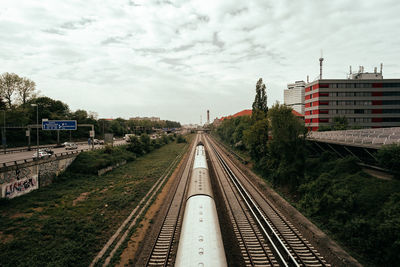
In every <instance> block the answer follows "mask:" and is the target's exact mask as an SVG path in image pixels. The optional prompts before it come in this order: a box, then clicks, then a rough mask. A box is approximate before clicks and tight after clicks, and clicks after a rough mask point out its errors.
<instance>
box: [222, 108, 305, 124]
mask: <svg viewBox="0 0 400 267" xmlns="http://www.w3.org/2000/svg"><path fill="white" fill-rule="evenodd" d="M252 113H253V111H252V110H251V109H244V110H242V111H239V112H238V113H235V114H233V115H229V116H226V117H221V118H220V119H219V120H220V121H223V120H226V119H232V118H237V117H241V116H251V114H252ZM292 114H293V115H295V116H296V117H302V118H303V117H304V115H303V114H301V113H299V112H297V111H296V110H292Z"/></svg>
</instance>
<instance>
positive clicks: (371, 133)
mask: <svg viewBox="0 0 400 267" xmlns="http://www.w3.org/2000/svg"><path fill="white" fill-rule="evenodd" d="M307 138H308V139H314V140H322V141H333V142H339V143H352V144H372V145H388V144H400V127H393V128H376V129H361V130H345V131H326V132H310V133H309V134H308V136H307Z"/></svg>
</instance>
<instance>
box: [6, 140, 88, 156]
mask: <svg viewBox="0 0 400 267" xmlns="http://www.w3.org/2000/svg"><path fill="white" fill-rule="evenodd" d="M74 143H75V144H81V145H82V144H86V143H87V142H74ZM56 147H57V144H51V145H50V144H49V145H41V146H39V149H43V148H56ZM36 148H37V146H36V145H32V146H31V147H30V149H29V147H27V146H24V147H16V148H7V149H6V154H12V153H19V152H24V151H34V150H36ZM0 154H4V149H0Z"/></svg>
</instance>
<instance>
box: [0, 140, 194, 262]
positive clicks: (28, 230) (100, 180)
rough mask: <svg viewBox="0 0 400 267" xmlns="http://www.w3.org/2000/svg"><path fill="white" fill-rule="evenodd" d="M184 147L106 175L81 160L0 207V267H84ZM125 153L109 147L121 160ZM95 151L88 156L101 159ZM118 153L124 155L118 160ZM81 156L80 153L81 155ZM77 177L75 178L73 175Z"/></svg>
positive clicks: (164, 148)
mask: <svg viewBox="0 0 400 267" xmlns="http://www.w3.org/2000/svg"><path fill="white" fill-rule="evenodd" d="M186 148H187V145H186V144H184V143H177V142H170V144H168V145H164V146H162V147H161V148H160V149H158V150H155V151H152V152H151V153H149V154H144V155H143V156H141V157H137V158H136V160H135V161H132V162H130V163H128V164H126V165H124V166H122V167H120V168H118V169H116V170H114V171H112V172H110V173H108V174H106V175H104V176H97V175H92V174H83V173H82V170H81V169H78V165H81V166H84V164H82V163H80V162H79V161H81V160H82V161H84V162H86V163H88V162H89V160H88V159H87V158H82V157H81V158H78V159H76V163H75V164H78V165H76V166H75V167H74V168H75V169H73V170H72V169H71V170H69V171H67V172H65V173H64V174H62V175H61V176H60V179H59V180H58V182H55V183H53V184H52V185H50V186H48V187H44V188H40V189H39V190H36V191H33V192H31V193H30V194H27V195H24V196H21V197H18V198H15V199H12V200H3V201H2V202H0V229H1V231H0V241H1V242H0V258H1V264H0V265H1V266H49V265H50V266H88V265H89V264H90V262H91V260H92V259H93V258H94V256H95V255H96V253H97V252H98V251H99V250H100V249H101V248H102V246H103V245H104V244H105V242H106V241H107V240H108V239H109V238H110V236H111V235H112V234H113V233H114V232H115V231H116V229H117V228H118V227H119V225H120V224H121V223H122V221H123V220H124V219H125V218H126V217H127V216H128V215H129V213H130V212H131V211H132V210H133V208H134V207H135V206H136V205H137V204H138V202H139V201H140V199H142V197H143V196H144V195H145V194H146V192H147V191H148V190H149V189H150V187H151V186H152V185H153V184H154V182H155V181H156V180H157V179H158V178H159V177H160V176H161V175H162V173H163V172H164V171H165V169H166V168H167V167H168V166H169V165H170V164H171V162H172V161H173V160H174V158H175V157H176V156H177V155H178V154H180V153H181V152H182V151H183V150H184V149H186ZM122 149H123V148H113V149H112V151H111V155H114V156H117V157H120V156H121V155H122V154H124V153H131V154H133V153H132V152H127V151H125V152H121V151H122ZM109 152H110V150H108V149H105V150H103V151H98V152H97V153H99V154H96V155H94V154H91V153H86V155H89V156H88V157H91V158H92V159H93V158H96V159H98V158H99V155H100V154H101V153H103V154H108V155H110V154H109ZM119 153H122V154H121V155H120V154H119ZM82 155H83V154H82ZM77 172H79V173H77Z"/></svg>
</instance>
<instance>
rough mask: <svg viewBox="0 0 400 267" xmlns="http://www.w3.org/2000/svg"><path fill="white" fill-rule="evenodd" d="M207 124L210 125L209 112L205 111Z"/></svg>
mask: <svg viewBox="0 0 400 267" xmlns="http://www.w3.org/2000/svg"><path fill="white" fill-rule="evenodd" d="M207 124H210V111H209V110H208V109H207Z"/></svg>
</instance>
